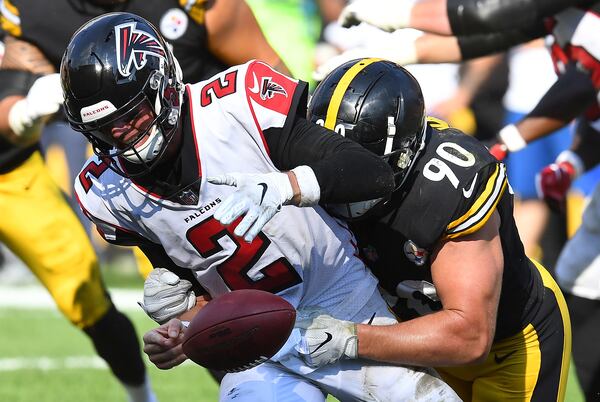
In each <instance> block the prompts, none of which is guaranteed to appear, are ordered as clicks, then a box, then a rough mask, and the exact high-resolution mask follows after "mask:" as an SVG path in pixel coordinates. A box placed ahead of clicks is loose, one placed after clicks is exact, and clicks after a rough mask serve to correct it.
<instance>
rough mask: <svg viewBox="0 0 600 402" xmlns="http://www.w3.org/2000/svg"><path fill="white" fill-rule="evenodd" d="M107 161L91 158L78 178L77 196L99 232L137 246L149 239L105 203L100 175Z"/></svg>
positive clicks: (117, 242)
mask: <svg viewBox="0 0 600 402" xmlns="http://www.w3.org/2000/svg"><path fill="white" fill-rule="evenodd" d="M108 169H109V168H108V165H107V164H105V163H103V162H101V161H99V160H98V159H97V158H95V157H94V158H92V159H90V160H89V161H88V162H87V163H86V164H85V166H84V167H83V169H82V170H81V172H80V173H79V175H77V178H76V179H75V185H74V187H75V196H76V198H77V202H78V203H79V206H80V208H81V211H82V212H83V214H84V215H85V216H86V217H87V218H88V219H89V220H90V221H92V223H94V224H95V225H96V229H97V231H98V233H99V234H100V236H102V238H103V239H104V240H106V241H107V242H109V243H112V244H116V245H120V246H138V245H141V244H145V243H147V242H148V240H146V239H145V238H144V237H143V236H141V235H140V234H138V233H137V231H136V230H135V229H134V225H133V223H132V222H129V221H127V219H126V218H124V217H121V216H117V215H116V214H115V213H114V212H113V211H112V210H111V209H110V208H108V206H107V205H106V203H105V201H104V199H103V198H102V196H101V194H102V192H103V191H105V190H104V185H103V183H102V182H101V180H100V177H101V176H102V175H103V174H105V172H106V171H107V170H108Z"/></svg>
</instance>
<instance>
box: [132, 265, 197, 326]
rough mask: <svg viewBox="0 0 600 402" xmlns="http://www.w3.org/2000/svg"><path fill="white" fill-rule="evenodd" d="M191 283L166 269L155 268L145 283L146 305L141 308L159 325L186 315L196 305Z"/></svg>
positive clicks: (141, 305) (143, 304)
mask: <svg viewBox="0 0 600 402" xmlns="http://www.w3.org/2000/svg"><path fill="white" fill-rule="evenodd" d="M191 288H192V284H191V282H190V281H187V280H185V279H181V278H179V277H178V276H177V275H175V274H174V273H173V272H171V271H169V270H168V269H166V268H154V269H153V270H152V271H151V272H150V275H148V277H147V278H146V281H145V282H144V303H140V302H138V304H139V305H140V307H141V308H142V309H143V310H144V311H145V312H146V314H148V316H150V318H152V319H153V320H154V321H156V322H157V323H159V324H163V323H165V322H167V321H169V320H170V319H171V318H175V317H178V316H180V315H181V314H183V313H185V312H186V311H188V310H189V309H191V308H192V307H194V306H195V305H196V295H195V293H194V292H193V291H192V290H191Z"/></svg>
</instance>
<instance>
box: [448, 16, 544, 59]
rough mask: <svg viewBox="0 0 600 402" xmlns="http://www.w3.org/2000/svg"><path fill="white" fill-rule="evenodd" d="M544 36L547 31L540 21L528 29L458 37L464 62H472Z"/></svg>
mask: <svg viewBox="0 0 600 402" xmlns="http://www.w3.org/2000/svg"><path fill="white" fill-rule="evenodd" d="M544 35H546V29H545V28H544V25H543V23H542V22H541V21H540V22H539V23H538V24H534V25H532V26H530V27H528V28H526V29H520V30H512V31H504V32H493V33H488V34H480V35H468V36H467V35H465V36H458V37H457V39H458V46H459V48H460V53H461V57H462V60H470V59H474V58H476V57H481V56H487V55H489V54H492V53H499V52H503V51H506V50H508V49H510V48H511V47H513V46H515V45H518V44H521V43H525V42H529V41H530V40H532V39H535V38H541V37H543V36H544Z"/></svg>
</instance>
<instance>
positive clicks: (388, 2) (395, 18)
mask: <svg viewBox="0 0 600 402" xmlns="http://www.w3.org/2000/svg"><path fill="white" fill-rule="evenodd" d="M413 4H414V0H356V1H353V2H352V3H350V4H349V5H347V6H346V7H345V8H344V9H343V10H342V12H341V14H340V16H339V18H338V22H339V23H340V24H341V25H342V26H344V27H346V28H348V27H351V26H352V25H358V24H360V23H361V22H366V23H367V24H370V25H374V26H376V27H378V28H381V29H384V30H386V31H394V30H396V29H400V28H407V27H409V23H410V14H411V11H412V8H413Z"/></svg>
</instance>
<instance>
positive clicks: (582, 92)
mask: <svg viewBox="0 0 600 402" xmlns="http://www.w3.org/2000/svg"><path fill="white" fill-rule="evenodd" d="M595 101H596V89H595V88H594V84H593V83H592V78H591V77H590V74H589V73H588V72H587V71H584V70H582V69H580V68H578V67H577V65H576V64H574V63H570V64H568V65H567V67H566V70H565V72H564V73H563V74H561V75H560V76H559V77H558V80H557V81H556V82H555V83H554V85H552V86H551V87H550V89H548V91H546V93H545V94H544V96H543V97H542V99H540V101H539V102H538V104H537V105H536V106H535V108H534V109H533V110H532V111H531V112H529V114H528V115H527V117H550V118H554V119H559V120H562V121H565V122H569V121H571V120H573V119H574V118H575V117H577V116H578V115H580V114H582V113H583V112H584V111H585V110H586V109H587V108H588V107H589V106H590V105H591V104H593V103H594V102H595Z"/></svg>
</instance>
